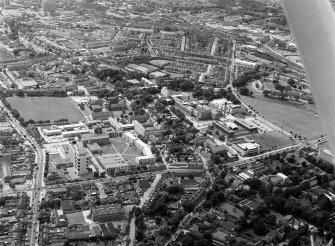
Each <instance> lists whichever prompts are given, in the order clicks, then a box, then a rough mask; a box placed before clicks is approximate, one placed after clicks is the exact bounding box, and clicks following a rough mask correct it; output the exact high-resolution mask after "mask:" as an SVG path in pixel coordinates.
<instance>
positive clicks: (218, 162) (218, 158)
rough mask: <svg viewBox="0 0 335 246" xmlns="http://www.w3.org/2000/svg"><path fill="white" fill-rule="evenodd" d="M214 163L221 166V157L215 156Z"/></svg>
mask: <svg viewBox="0 0 335 246" xmlns="http://www.w3.org/2000/svg"><path fill="white" fill-rule="evenodd" d="M213 162H214V164H220V163H221V158H220V156H219V155H214V156H213Z"/></svg>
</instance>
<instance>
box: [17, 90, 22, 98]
mask: <svg viewBox="0 0 335 246" xmlns="http://www.w3.org/2000/svg"><path fill="white" fill-rule="evenodd" d="M16 95H17V96H18V97H24V92H23V90H17V92H16Z"/></svg>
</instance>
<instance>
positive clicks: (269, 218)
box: [265, 214, 277, 226]
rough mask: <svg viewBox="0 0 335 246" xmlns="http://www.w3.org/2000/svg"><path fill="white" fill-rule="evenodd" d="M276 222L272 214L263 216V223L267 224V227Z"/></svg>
mask: <svg viewBox="0 0 335 246" xmlns="http://www.w3.org/2000/svg"><path fill="white" fill-rule="evenodd" d="M276 222H277V218H276V216H275V215H273V214H268V215H266V216H265V223H267V224H269V225H272V226H274V225H276Z"/></svg>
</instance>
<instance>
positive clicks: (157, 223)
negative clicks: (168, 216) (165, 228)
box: [155, 216, 162, 225]
mask: <svg viewBox="0 0 335 246" xmlns="http://www.w3.org/2000/svg"><path fill="white" fill-rule="evenodd" d="M155 222H156V225H160V224H162V217H159V216H156V217H155Z"/></svg>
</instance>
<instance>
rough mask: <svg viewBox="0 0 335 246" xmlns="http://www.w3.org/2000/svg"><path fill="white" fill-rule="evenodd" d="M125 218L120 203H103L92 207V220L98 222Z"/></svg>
mask: <svg viewBox="0 0 335 246" xmlns="http://www.w3.org/2000/svg"><path fill="white" fill-rule="evenodd" d="M125 218H126V212H125V209H124V208H123V207H122V206H121V204H111V205H103V206H99V207H96V208H94V209H92V220H93V221H99V222H107V221H120V220H123V219H125Z"/></svg>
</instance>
